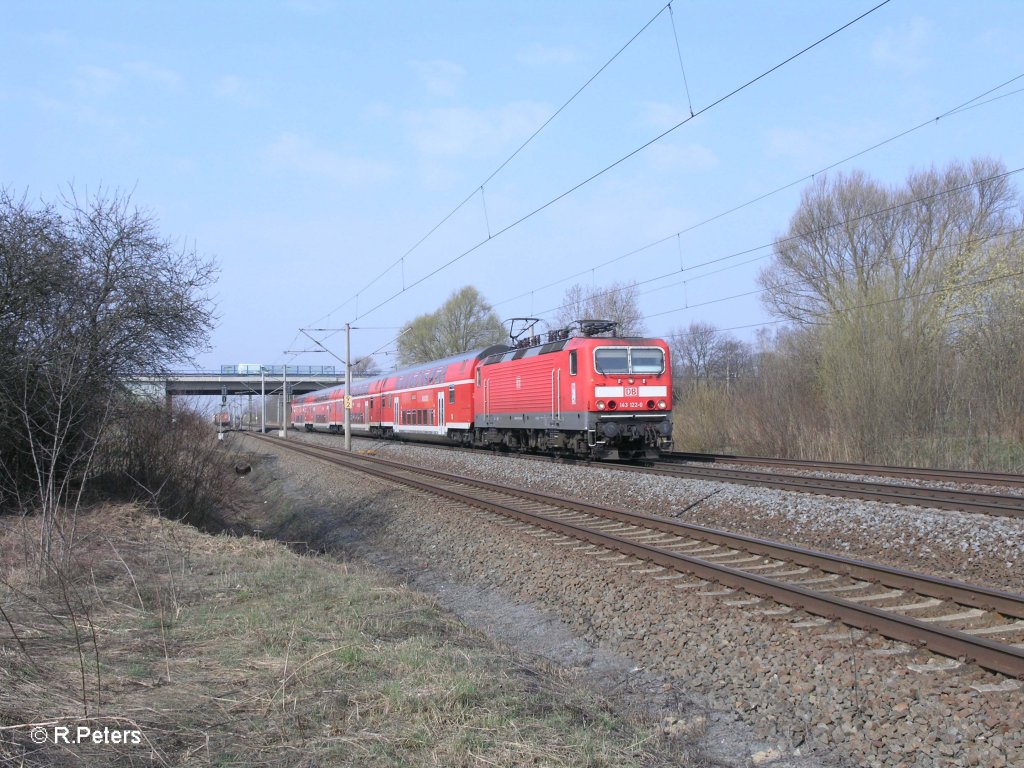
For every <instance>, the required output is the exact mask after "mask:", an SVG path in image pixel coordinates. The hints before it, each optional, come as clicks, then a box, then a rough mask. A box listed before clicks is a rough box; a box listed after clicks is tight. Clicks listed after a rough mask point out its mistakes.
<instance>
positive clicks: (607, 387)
mask: <svg viewBox="0 0 1024 768" xmlns="http://www.w3.org/2000/svg"><path fill="white" fill-rule="evenodd" d="M608 333H614V324H612V323H607V322H604V321H580V322H579V323H578V324H577V325H576V326H575V327H574V328H572V329H560V330H554V331H550V332H549V333H547V334H544V335H543V336H529V337H526V338H519V339H515V340H514V343H513V345H512V346H507V345H498V346H494V347H488V348H487V349H481V350H474V351H472V352H467V353H465V354H463V355H457V356H455V357H451V358H446V359H445V360H439V361H435V362H431V363H424V364H422V365H417V366H413V367H410V368H407V369H403V370H401V371H395V372H394V373H389V374H386V375H384V376H380V377H377V378H374V379H368V380H363V381H360V382H358V383H356V384H353V387H352V411H351V428H352V433H353V434H354V435H360V434H362V435H368V436H374V437H385V438H387V437H398V438H402V439H409V440H424V441H432V442H444V443H449V444H451V443H454V444H461V445H467V446H469V445H472V446H478V447H487V446H490V447H499V448H502V449H504V450H514V451H540V452H551V453H558V454H563V455H572V456H577V457H582V458H594V459H605V460H631V459H649V458H656V457H657V456H658V454H659V453H660V452H661V451H663V450H668V449H669V448H670V447H671V440H672V375H671V364H670V360H669V349H668V345H667V344H666V343H665V342H664V341H663V340H661V339H652V338H629V337H618V336H614V335H602V334H608ZM343 400H344V387H332V388H330V389H328V390H322V391H321V392H316V393H313V394H312V395H307V396H306V397H304V398H302V399H301V400H296V401H295V402H293V410H292V424H293V426H297V427H303V426H304V427H305V428H306V429H308V430H313V429H327V430H330V431H340V430H341V421H342V416H343V411H342V402H343Z"/></svg>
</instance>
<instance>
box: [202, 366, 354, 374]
mask: <svg viewBox="0 0 1024 768" xmlns="http://www.w3.org/2000/svg"><path fill="white" fill-rule="evenodd" d="M286 368H287V372H288V375H289V376H338V375H340V374H339V373H338V372H337V371H335V366H333V365H288V366H284V365H262V366H261V365H251V364H248V363H240V364H238V365H222V366H221V367H220V372H221V374H222V375H227V376H259V375H260V371H262V372H263V373H265V374H266V375H267V376H283V375H284V373H285V369H286Z"/></svg>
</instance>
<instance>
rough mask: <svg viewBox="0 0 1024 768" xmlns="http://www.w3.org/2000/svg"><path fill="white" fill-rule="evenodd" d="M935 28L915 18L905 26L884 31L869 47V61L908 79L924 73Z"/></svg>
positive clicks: (923, 19) (887, 28) (888, 28)
mask: <svg viewBox="0 0 1024 768" xmlns="http://www.w3.org/2000/svg"><path fill="white" fill-rule="evenodd" d="M934 28H935V25H934V24H933V23H932V22H931V21H929V20H928V19H925V18H922V17H920V16H915V17H914V18H913V19H911V20H910V21H909V22H908V23H907V24H906V25H904V26H902V27H899V28H894V27H886V28H885V29H884V30H883V31H882V33H881V34H880V35H879V36H878V38H876V40H875V42H874V44H873V45H872V46H871V58H872V60H873V61H874V62H875V63H876V64H878V65H879V66H880V67H884V68H886V69H895V70H897V71H899V72H901V73H902V74H905V75H911V74H914V73H917V72H920V71H922V70H923V69H925V68H926V67H927V66H928V64H929V62H930V57H929V55H928V52H929V49H930V48H931V43H932V40H933V37H934V36H933V30H934Z"/></svg>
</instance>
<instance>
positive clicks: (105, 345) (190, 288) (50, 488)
mask: <svg viewBox="0 0 1024 768" xmlns="http://www.w3.org/2000/svg"><path fill="white" fill-rule="evenodd" d="M214 277H215V267H214V265H213V263H212V262H210V261H207V260H204V259H202V258H200V257H198V256H197V255H196V253H195V252H194V251H193V250H190V249H187V248H179V247H178V246H176V245H175V244H174V243H173V242H171V241H169V240H166V239H164V238H162V237H160V235H159V234H158V230H157V225H156V222H155V220H154V219H153V218H152V217H151V216H150V215H149V214H147V213H145V212H143V211H140V210H138V209H137V208H134V207H133V206H132V204H131V201H130V198H129V197H128V196H126V195H120V194H117V193H114V194H106V193H103V192H100V193H99V194H97V195H95V196H93V197H91V198H89V199H87V200H80V199H78V198H77V197H76V196H75V194H74V192H73V191H71V192H69V194H68V195H67V196H66V197H65V198H64V199H62V200H61V204H60V206H54V205H42V206H40V207H37V208H33V207H32V206H30V205H29V204H28V203H27V202H26V199H25V198H24V197H21V198H18V197H16V196H14V195H13V194H11V193H10V192H9V191H8V190H3V191H2V192H0V352H2V353H3V354H4V356H5V365H4V366H2V367H0V466H2V467H3V472H2V473H0V511H4V510H10V509H23V510H24V509H30V508H36V507H38V508H41V509H42V510H43V512H44V514H46V515H49V516H50V517H49V518H48V520H47V521H45V522H46V525H44V530H48V531H50V532H51V533H52V532H53V531H54V526H57V527H60V526H59V525H58V523H59V521H58V520H57V517H56V516H57V515H59V514H60V511H61V510H63V509H65V508H66V507H67V505H68V504H69V503H70V504H71V505H72V506H74V503H75V499H76V498H77V497H78V494H80V493H81V491H82V489H83V487H84V483H85V482H86V481H87V480H88V479H89V477H90V475H91V473H92V469H93V468H92V456H93V452H94V449H95V447H96V445H97V444H98V442H99V441H100V440H101V438H102V436H103V434H104V431H105V430H106V429H107V427H108V425H109V424H108V422H109V418H108V417H109V416H110V414H111V412H112V403H113V402H114V401H115V399H117V398H120V397H121V396H122V395H123V394H124V393H125V390H124V384H123V380H124V377H125V375H126V374H130V373H137V372H140V371H156V370H164V369H166V368H167V367H168V366H170V365H171V364H174V363H179V362H185V361H189V360H190V359H191V356H192V355H193V354H194V352H195V351H196V350H197V349H198V348H200V347H201V346H202V345H203V344H205V342H206V339H207V336H208V333H209V331H210V329H211V327H212V324H213V320H214V316H213V307H212V302H211V301H210V298H209V297H208V296H207V294H206V291H207V290H208V288H209V287H210V286H211V285H212V283H213V281H214ZM66 533H67V532H66V531H64V532H63V533H62V534H61V535H65V534H66Z"/></svg>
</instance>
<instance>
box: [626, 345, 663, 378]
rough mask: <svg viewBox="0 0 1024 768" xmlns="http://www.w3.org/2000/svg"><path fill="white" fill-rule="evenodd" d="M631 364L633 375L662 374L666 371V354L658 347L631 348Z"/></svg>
mask: <svg viewBox="0 0 1024 768" xmlns="http://www.w3.org/2000/svg"><path fill="white" fill-rule="evenodd" d="M629 362H630V370H631V371H632V372H633V373H661V372H662V371H664V370H665V353H664V352H663V351H662V350H661V349H659V348H658V347H631V348H630V350H629Z"/></svg>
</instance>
